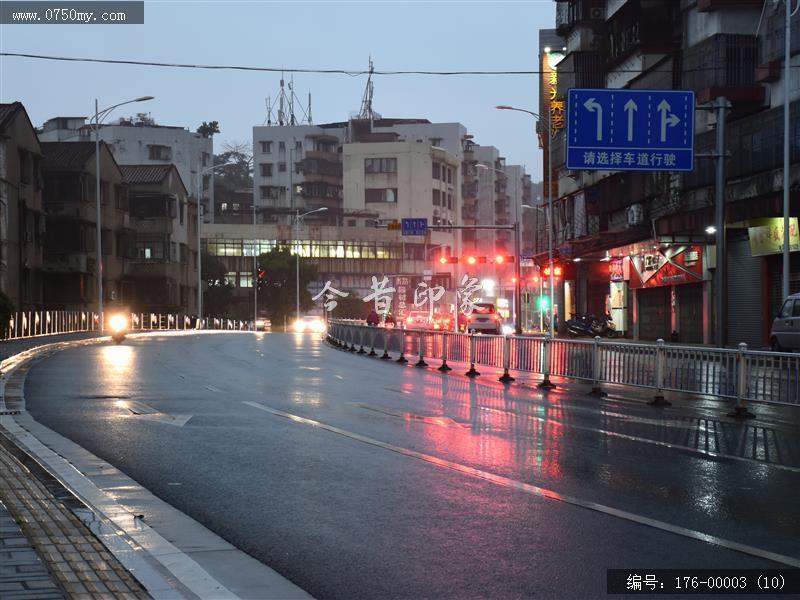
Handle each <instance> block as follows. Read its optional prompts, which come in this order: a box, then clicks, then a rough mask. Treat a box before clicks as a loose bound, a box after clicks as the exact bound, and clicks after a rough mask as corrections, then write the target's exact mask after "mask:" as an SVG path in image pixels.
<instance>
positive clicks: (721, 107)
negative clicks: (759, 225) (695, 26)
mask: <svg viewBox="0 0 800 600" xmlns="http://www.w3.org/2000/svg"><path fill="white" fill-rule="evenodd" d="M715 107H716V110H717V148H716V153H715V154H716V156H715V160H716V183H715V186H714V188H715V189H714V198H715V200H714V202H715V217H716V218H715V226H716V228H717V232H716V237H717V239H716V242H717V264H716V269H715V272H714V287H715V288H716V294H715V306H714V311H715V312H716V319H715V324H716V339H717V346H718V347H720V348H723V347H724V346H725V341H726V335H725V334H726V333H727V331H726V323H725V308H726V306H727V302H726V296H727V289H725V286H726V277H725V266H726V264H725V261H726V252H725V160H726V159H727V152H726V150H725V118H726V115H727V112H728V109H729V108H730V107H731V104H730V102H728V100H727V98H725V97H724V96H722V97H719V98H717V102H716V105H715ZM787 232H788V228H787ZM787 264H788V263H787Z"/></svg>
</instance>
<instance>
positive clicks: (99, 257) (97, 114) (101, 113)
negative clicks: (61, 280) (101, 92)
mask: <svg viewBox="0 0 800 600" xmlns="http://www.w3.org/2000/svg"><path fill="white" fill-rule="evenodd" d="M153 98H154V97H153V96H141V97H139V98H134V99H133V100H126V101H125V102H120V103H119V104H114V105H113V106H109V107H108V108H104V109H103V110H100V109H99V106H98V100H97V98H95V99H94V160H95V163H94V170H95V209H96V215H95V220H96V224H95V235H96V238H97V239H96V240H95V262H96V263H97V267H96V270H97V314H98V315H99V318H100V333H101V334H102V333H103V331H104V329H105V319H104V314H103V251H102V250H103V249H102V246H101V245H102V241H103V240H102V224H101V221H100V217H101V210H100V120H101V119H105V118H106V117H107V116H108V115H109V114H111V111H112V110H114V109H115V108H117V107H120V106H123V105H125V104H132V103H134V102H147V101H148V100H152V99H153Z"/></svg>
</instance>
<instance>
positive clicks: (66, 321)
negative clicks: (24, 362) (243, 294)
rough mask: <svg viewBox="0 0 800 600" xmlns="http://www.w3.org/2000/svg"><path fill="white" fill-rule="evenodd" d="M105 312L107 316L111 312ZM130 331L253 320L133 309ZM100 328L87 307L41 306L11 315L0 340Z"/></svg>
mask: <svg viewBox="0 0 800 600" xmlns="http://www.w3.org/2000/svg"><path fill="white" fill-rule="evenodd" d="M110 314H111V313H110V312H107V313H106V317H107V318H108V316H109V315H110ZM129 319H130V320H129V323H130V330H131V331H154V330H183V329H220V330H227V331H234V330H248V329H249V328H250V323H249V322H246V321H238V320H234V319H225V318H217V317H207V318H206V319H204V320H202V321H201V322H200V327H198V323H197V318H196V317H195V316H190V315H186V314H182V313H170V314H160V313H159V314H157V313H131V314H130V316H129ZM99 330H100V317H99V315H98V314H97V313H94V312H88V311H61V310H40V311H23V312H16V313H13V314H12V315H11V318H10V319H9V320H8V323H7V326H6V327H5V328H4V331H2V332H0V341H3V340H19V339H26V338H32V337H40V336H45V335H56V334H63V333H78V332H84V331H98V332H99Z"/></svg>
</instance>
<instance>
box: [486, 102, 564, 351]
mask: <svg viewBox="0 0 800 600" xmlns="http://www.w3.org/2000/svg"><path fill="white" fill-rule="evenodd" d="M495 108H496V109H498V110H515V111H517V112H523V113H526V114H529V115H531V116H532V117H533V118H534V119H536V121H537V122H538V123H541V125H542V126H543V127H544V128H545V129H546V130H547V135H548V138H549V139H548V140H547V170H548V173H547V210H548V218H547V250H548V262H549V264H550V295H551V296H553V294H554V292H555V276H554V275H553V271H554V269H553V182H552V181H551V179H552V175H553V160H552V159H553V143H552V142H553V130H552V117H550V118H549V119H548V123H546V124H545V123H544V121H542V117H541V116H540V115H539V114H537V113H535V112H533V111H530V110H525V109H524V108H514V107H513V106H508V105H507V104H501V105H499V106H495ZM554 305H555V302H552V299H551V302H550V327H549V328H548V329H549V330H550V337H553V336H554V335H555V327H554V325H555V323H554V313H553V310H554Z"/></svg>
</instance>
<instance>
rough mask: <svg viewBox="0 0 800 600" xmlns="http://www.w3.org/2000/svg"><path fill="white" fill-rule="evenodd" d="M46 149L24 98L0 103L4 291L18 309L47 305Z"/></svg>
mask: <svg viewBox="0 0 800 600" xmlns="http://www.w3.org/2000/svg"><path fill="white" fill-rule="evenodd" d="M41 167H42V148H41V145H40V144H39V140H38V139H37V138H36V131H35V129H34V127H33V125H32V124H31V121H30V118H29V117H28V113H27V111H26V110H25V107H24V106H23V105H22V103H21V102H12V103H10V104H0V290H2V292H3V293H4V294H6V296H8V297H9V299H10V300H11V301H12V302H13V303H14V307H15V308H16V309H17V310H29V309H39V308H42V307H43V306H44V297H43V282H42V261H43V255H42V246H43V242H44V236H45V231H46V223H45V218H44V213H43V211H42V190H43V188H44V181H43V179H42V170H41Z"/></svg>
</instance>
